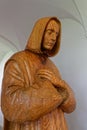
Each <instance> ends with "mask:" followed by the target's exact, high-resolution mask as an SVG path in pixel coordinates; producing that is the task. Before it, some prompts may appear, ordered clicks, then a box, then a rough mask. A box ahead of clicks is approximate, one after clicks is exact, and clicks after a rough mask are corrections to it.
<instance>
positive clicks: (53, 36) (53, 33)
mask: <svg viewBox="0 0 87 130" xmlns="http://www.w3.org/2000/svg"><path fill="white" fill-rule="evenodd" d="M58 34H59V25H58V23H57V22H56V21H55V20H51V21H50V22H49V23H48V25H47V28H46V31H45V34H44V38H43V48H44V49H46V50H52V48H53V47H54V45H55V43H56V40H57V36H58Z"/></svg>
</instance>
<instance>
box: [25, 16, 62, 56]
mask: <svg viewBox="0 0 87 130" xmlns="http://www.w3.org/2000/svg"><path fill="white" fill-rule="evenodd" d="M51 20H55V21H56V22H57V23H58V25H59V33H58V36H57V40H56V43H55V45H54V47H53V49H52V50H50V51H47V55H48V56H54V55H55V54H57V53H58V51H59V48H60V39H61V23H60V21H59V20H58V19H57V18H56V17H45V18H41V19H39V20H38V21H37V22H36V24H35V25H34V28H33V30H32V32H31V35H30V37H29V39H28V42H27V46H26V49H27V50H30V51H33V52H35V53H40V54H43V53H44V51H43V50H42V49H41V48H42V44H43V37H44V33H45V30H46V27H47V25H48V23H49V22H50V21H51Z"/></svg>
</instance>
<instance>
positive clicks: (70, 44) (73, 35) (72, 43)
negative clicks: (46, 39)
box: [53, 19, 87, 130]
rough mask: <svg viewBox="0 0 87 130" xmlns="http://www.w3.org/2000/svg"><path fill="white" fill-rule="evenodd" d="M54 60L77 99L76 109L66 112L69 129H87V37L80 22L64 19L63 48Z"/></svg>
mask: <svg viewBox="0 0 87 130" xmlns="http://www.w3.org/2000/svg"><path fill="white" fill-rule="evenodd" d="M53 61H54V62H55V64H56V65H57V66H58V68H59V70H60V73H61V75H62V77H63V79H65V80H66V81H67V82H68V84H69V85H70V86H71V87H72V89H73V90H74V92H75V96H76V100H77V107H76V110H75V111H74V112H73V113H72V114H69V115H68V114H66V117H67V122H68V126H69V130H87V94H86V92H87V38H86V37H85V33H84V30H83V27H82V26H81V25H80V24H79V23H77V22H75V21H73V20H69V19H67V20H63V21H62V41H61V48H60V52H59V54H58V55H57V56H56V57H54V58H53Z"/></svg>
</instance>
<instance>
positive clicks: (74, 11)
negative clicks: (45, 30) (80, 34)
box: [0, 0, 87, 60]
mask: <svg viewBox="0 0 87 130" xmlns="http://www.w3.org/2000/svg"><path fill="white" fill-rule="evenodd" d="M86 5H87V1H86V0H83V1H80V0H14V1H12V0H0V38H1V39H4V41H3V43H1V40H0V44H1V45H0V60H1V59H2V58H3V55H4V54H5V53H7V52H8V51H9V49H8V48H11V49H12V48H13V47H12V46H14V47H16V49H17V50H20V49H23V48H24V47H25V44H26V40H27V39H28V36H29V34H30V32H31V30H32V27H33V24H34V23H35V21H36V20H37V19H38V18H40V17H43V16H57V17H59V18H60V19H62V20H63V19H72V20H75V21H76V22H78V23H80V24H81V25H82V26H83V27H84V31H85V32H86V30H87V17H86ZM6 39H7V42H6ZM9 41H10V43H9ZM11 43H12V44H13V45H11ZM7 46H9V47H7ZM3 48H4V49H3ZM1 50H2V51H1Z"/></svg>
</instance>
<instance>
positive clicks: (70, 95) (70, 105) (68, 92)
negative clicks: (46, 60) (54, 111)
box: [57, 80, 76, 113]
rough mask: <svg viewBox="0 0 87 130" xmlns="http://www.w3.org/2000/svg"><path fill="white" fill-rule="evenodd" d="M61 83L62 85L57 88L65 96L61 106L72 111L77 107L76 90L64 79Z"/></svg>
mask: <svg viewBox="0 0 87 130" xmlns="http://www.w3.org/2000/svg"><path fill="white" fill-rule="evenodd" d="M59 84H60V86H59V87H58V88H57V90H58V91H59V92H60V94H61V95H62V97H63V98H65V99H64V101H63V103H62V104H61V105H60V107H61V109H62V110H63V111H64V112H66V113H71V112H73V111H74V110H75V108H76V99H75V95H74V92H73V90H72V89H71V88H70V87H69V85H68V84H67V83H66V82H65V81H64V80H61V81H60V83H59Z"/></svg>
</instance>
